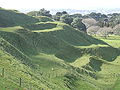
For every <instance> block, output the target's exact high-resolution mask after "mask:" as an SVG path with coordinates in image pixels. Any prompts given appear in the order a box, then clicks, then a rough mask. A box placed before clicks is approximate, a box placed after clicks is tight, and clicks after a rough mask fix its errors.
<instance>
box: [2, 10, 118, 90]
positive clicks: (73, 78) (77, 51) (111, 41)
mask: <svg viewBox="0 0 120 90" xmlns="http://www.w3.org/2000/svg"><path fill="white" fill-rule="evenodd" d="M6 12H7V13H8V12H9V13H10V12H12V13H13V12H14V13H13V14H14V15H15V16H17V15H18V12H16V11H9V10H8V11H7V10H6ZM19 14H20V13H19ZM10 15H11V14H10ZM2 16H3V15H2ZM27 17H28V16H27ZM9 18H10V17H9ZM21 18H22V17H21ZM7 20H9V19H7ZM15 20H18V21H19V22H20V20H19V19H16V18H15ZM21 20H22V19H21ZM22 21H23V20H22ZM26 22H27V21H26ZM31 22H32V21H31ZM20 23H21V24H22V26H23V27H21V26H20V25H21V24H20ZM20 23H19V24H20V25H18V23H17V26H16V25H15V26H14V25H13V26H14V27H6V28H5V27H4V28H0V74H2V69H3V68H4V69H5V76H4V77H0V85H1V86H0V87H2V88H3V90H15V89H18V88H19V89H20V90H23V89H30V88H32V90H42V89H45V90H110V89H111V90H116V89H119V83H120V82H119V72H120V69H119V68H120V51H119V36H110V37H108V38H107V39H103V38H101V37H97V39H96V38H93V37H92V36H89V35H87V34H85V33H83V32H80V31H78V30H75V29H74V28H72V27H70V26H69V25H67V24H64V23H60V22H38V23H36V22H34V23H33V24H27V25H25V22H24V23H22V22H20ZM8 24H10V23H9V22H8ZM8 24H5V25H8ZM10 26H12V24H11V25H10ZM98 39H99V40H98ZM20 78H22V87H19V79H20ZM6 87H7V89H5V88H6Z"/></svg>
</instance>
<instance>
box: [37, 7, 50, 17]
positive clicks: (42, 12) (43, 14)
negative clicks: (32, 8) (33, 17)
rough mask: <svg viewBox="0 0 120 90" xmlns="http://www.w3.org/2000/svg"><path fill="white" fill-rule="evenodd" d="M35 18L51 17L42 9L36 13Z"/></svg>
mask: <svg viewBox="0 0 120 90" xmlns="http://www.w3.org/2000/svg"><path fill="white" fill-rule="evenodd" d="M37 16H48V17H52V15H51V14H50V11H47V10H45V9H44V8H42V9H40V10H39V11H38V13H37Z"/></svg>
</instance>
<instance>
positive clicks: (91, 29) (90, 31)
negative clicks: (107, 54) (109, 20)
mask: <svg viewBox="0 0 120 90" xmlns="http://www.w3.org/2000/svg"><path fill="white" fill-rule="evenodd" d="M99 29H100V26H91V27H89V28H88V29H87V33H88V34H89V35H96V33H97V31H98V30H99Z"/></svg>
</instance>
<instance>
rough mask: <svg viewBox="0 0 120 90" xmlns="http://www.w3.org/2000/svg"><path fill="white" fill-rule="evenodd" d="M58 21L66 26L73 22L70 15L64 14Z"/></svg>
mask: <svg viewBox="0 0 120 90" xmlns="http://www.w3.org/2000/svg"><path fill="white" fill-rule="evenodd" d="M60 21H62V22H64V23H66V24H69V25H71V23H72V21H73V18H72V17H71V16H70V15H68V14H65V15H63V16H61V17H60Z"/></svg>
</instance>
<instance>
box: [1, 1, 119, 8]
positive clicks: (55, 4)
mask: <svg viewBox="0 0 120 90" xmlns="http://www.w3.org/2000/svg"><path fill="white" fill-rule="evenodd" d="M119 2H120V1H119V0H0V7H3V8H11V9H40V8H47V9H53V8H71V9H97V8H101V9H102V8H106V9H108V8H120V6H119Z"/></svg>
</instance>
